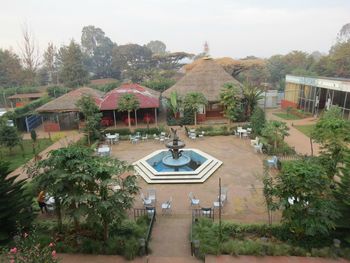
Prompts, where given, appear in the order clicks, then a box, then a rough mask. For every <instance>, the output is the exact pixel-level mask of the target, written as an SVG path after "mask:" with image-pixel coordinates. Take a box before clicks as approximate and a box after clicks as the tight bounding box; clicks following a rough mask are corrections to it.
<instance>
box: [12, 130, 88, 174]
mask: <svg viewBox="0 0 350 263" xmlns="http://www.w3.org/2000/svg"><path fill="white" fill-rule="evenodd" d="M52 135H53V134H52ZM28 136H29V138H30V134H25V135H24V136H23V137H24V138H27V137H28ZM47 136H48V135H47V134H46V133H43V134H41V133H38V138H39V139H40V138H48V137H47ZM82 136H83V134H81V133H78V132H77V131H70V132H67V133H65V137H64V138H62V139H60V140H59V141H57V142H55V143H53V144H52V145H50V146H49V147H47V148H46V149H45V150H43V151H42V152H40V153H39V155H40V156H41V157H42V158H46V157H47V154H48V153H49V152H50V151H52V150H56V149H59V148H62V147H66V146H67V145H68V144H69V143H72V142H76V141H78V140H79V139H80V138H82ZM33 161H34V159H31V160H30V161H29V162H27V164H28V163H31V162H33ZM25 167H26V164H24V165H22V166H20V167H18V168H17V169H15V170H14V171H12V172H11V173H10V174H9V175H8V176H10V177H11V176H15V175H19V176H18V177H17V180H20V179H26V178H28V176H27V172H26V168H25Z"/></svg>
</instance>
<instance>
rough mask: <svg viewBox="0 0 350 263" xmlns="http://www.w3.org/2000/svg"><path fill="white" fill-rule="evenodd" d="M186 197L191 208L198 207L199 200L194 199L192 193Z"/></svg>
mask: <svg viewBox="0 0 350 263" xmlns="http://www.w3.org/2000/svg"><path fill="white" fill-rule="evenodd" d="M188 197H189V198H190V201H191V206H199V199H196V197H195V196H194V195H193V193H192V192H190V193H189V194H188Z"/></svg>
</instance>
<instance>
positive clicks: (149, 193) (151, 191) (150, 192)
mask: <svg viewBox="0 0 350 263" xmlns="http://www.w3.org/2000/svg"><path fill="white" fill-rule="evenodd" d="M147 199H149V200H151V201H152V202H153V203H156V190H155V189H148V190H147Z"/></svg>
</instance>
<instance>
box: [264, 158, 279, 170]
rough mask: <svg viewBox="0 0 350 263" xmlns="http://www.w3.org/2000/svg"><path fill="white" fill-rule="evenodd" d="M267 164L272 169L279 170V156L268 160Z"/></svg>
mask: <svg viewBox="0 0 350 263" xmlns="http://www.w3.org/2000/svg"><path fill="white" fill-rule="evenodd" d="M266 163H267V165H268V166H269V167H270V168H272V167H274V168H276V169H277V168H278V166H277V164H278V158H277V156H272V158H271V159H267V160H266Z"/></svg>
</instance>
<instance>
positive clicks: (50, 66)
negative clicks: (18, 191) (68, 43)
mask: <svg viewBox="0 0 350 263" xmlns="http://www.w3.org/2000/svg"><path fill="white" fill-rule="evenodd" d="M56 56H57V49H56V47H55V46H54V45H53V43H52V42H50V43H49V44H48V46H47V49H46V50H45V52H44V61H43V64H44V67H45V69H46V71H47V74H48V84H57V83H58V75H57V69H56Z"/></svg>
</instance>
